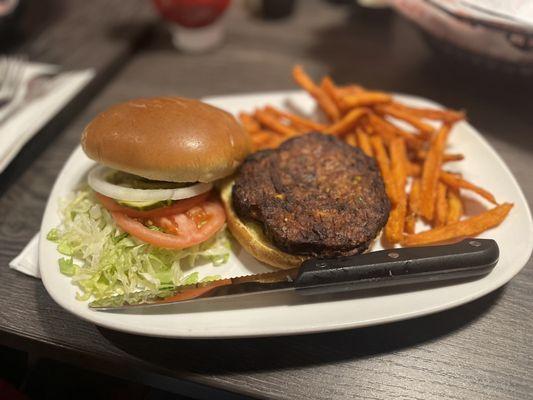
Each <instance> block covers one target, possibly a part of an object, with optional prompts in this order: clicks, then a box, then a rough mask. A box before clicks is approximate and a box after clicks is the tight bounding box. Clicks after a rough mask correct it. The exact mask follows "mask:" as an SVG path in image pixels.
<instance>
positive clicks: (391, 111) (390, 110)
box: [375, 104, 435, 138]
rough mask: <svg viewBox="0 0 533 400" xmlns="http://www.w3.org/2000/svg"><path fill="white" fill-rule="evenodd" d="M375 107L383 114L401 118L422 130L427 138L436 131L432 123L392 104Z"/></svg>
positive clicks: (422, 133)
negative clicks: (427, 122) (423, 120)
mask: <svg viewBox="0 0 533 400" xmlns="http://www.w3.org/2000/svg"><path fill="white" fill-rule="evenodd" d="M375 109H376V110H377V111H378V112H379V113H380V114H382V115H390V116H391V117H394V118H397V119H400V120H402V121H405V122H407V123H408V124H409V125H411V126H413V127H414V128H416V129H418V130H419V131H420V134H421V135H422V136H423V137H425V138H431V137H432V136H433V133H434V131H435V130H434V129H433V127H432V126H431V125H429V124H426V123H425V122H422V121H421V120H420V118H418V117H415V116H414V115H412V114H409V113H407V112H405V111H403V110H400V109H398V108H395V107H393V106H391V105H390V104H384V105H380V106H377V107H375Z"/></svg>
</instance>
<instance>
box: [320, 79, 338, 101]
mask: <svg viewBox="0 0 533 400" xmlns="http://www.w3.org/2000/svg"><path fill="white" fill-rule="evenodd" d="M320 88H321V89H322V90H323V91H324V92H325V93H326V94H327V95H328V96H329V98H330V99H331V100H333V102H334V103H335V105H336V106H337V108H339V109H341V95H340V91H339V88H338V87H337V85H335V82H333V79H331V77H330V76H329V75H326V76H325V77H324V78H322V82H320Z"/></svg>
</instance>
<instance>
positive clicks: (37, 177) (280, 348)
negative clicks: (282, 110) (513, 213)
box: [0, 1, 533, 399]
mask: <svg viewBox="0 0 533 400" xmlns="http://www.w3.org/2000/svg"><path fill="white" fill-rule="evenodd" d="M302 3H303V2H301V3H300V7H299V9H298V12H297V14H296V15H295V17H294V18H293V19H290V20H283V21H273V22H266V21H259V20H255V19H252V18H251V17H249V16H247V15H246V14H245V13H244V12H243V11H242V10H241V9H240V8H237V9H234V10H232V13H231V15H230V16H229V20H230V22H231V23H230V24H229V26H228V28H229V29H228V32H227V38H226V39H227V40H226V43H225V45H224V46H223V47H222V48H220V49H219V50H218V51H216V52H213V53H209V54H205V55H195V56H193V55H184V54H180V53H177V52H176V51H175V50H173V49H172V47H171V44H170V41H169V38H168V36H167V35H166V34H165V33H164V31H163V30H162V29H159V28H158V29H153V30H151V33H150V34H149V35H148V36H147V37H146V40H145V41H144V43H143V45H142V46H141V47H140V49H139V51H138V52H137V53H136V54H135V55H134V56H133V57H132V58H131V59H129V60H128V61H127V62H125V63H124V64H125V66H124V68H123V69H121V70H120V71H119V73H118V74H117V75H116V76H115V77H114V78H113V79H112V80H111V82H110V83H109V84H108V85H107V86H106V87H105V89H104V90H103V91H102V92H101V93H99V94H98V95H97V96H96V97H94V98H93V99H92V100H91V101H90V103H89V105H88V107H86V108H85V109H84V110H83V112H82V113H80V114H79V115H78V116H77V117H76V118H75V119H74V120H73V122H72V123H70V124H69V125H68V126H67V127H66V128H65V129H61V130H59V131H58V132H55V133H54V134H48V136H46V142H43V141H42V140H41V141H39V139H35V140H34V141H32V142H31V143H30V144H29V146H27V148H25V149H24V151H23V152H22V153H21V154H20V155H19V157H17V159H16V160H15V162H14V164H13V165H12V166H11V167H10V169H9V170H8V178H5V177H4V176H0V183H1V185H2V186H1V190H0V243H1V248H0V282H2V284H1V285H0V332H1V333H0V343H4V344H7V345H10V346H14V347H19V348H22V349H25V350H28V351H31V352H34V353H36V354H38V355H45V356H48V357H53V358H57V359H62V360H67V361H69V362H72V363H76V364H78V365H82V366H85V367H87V368H94V369H97V370H101V371H103V372H106V373H110V374H114V375H117V376H121V377H125V378H129V379H133V380H137V381H142V382H146V383H149V384H152V385H155V386H160V387H164V388H166V389H171V390H175V391H178V392H182V393H189V394H193V395H194V396H197V397H203V398H214V397H216V396H219V397H220V396H222V395H226V396H227V397H228V398H229V397H235V396H234V395H232V394H230V392H231V393H234V394H241V395H247V396H252V397H258V398H278V399H286V398H287V399H288V398H298V399H311V398H313V399H332V398H338V399H341V398H342V399H345V398H371V399H390V398H404V399H472V398H476V399H478V398H479V399H481V398H483V399H530V398H531V391H532V390H533V361H532V360H533V346H531V342H533V313H531V303H532V301H533V265H532V264H533V263H532V261H531V260H530V261H529V262H528V264H527V265H526V266H525V268H524V269H523V270H522V271H521V272H520V273H519V274H518V275H517V276H516V277H515V278H514V279H513V280H512V281H511V282H510V283H509V284H507V285H505V286H504V287H503V288H501V289H499V290H497V291H495V292H493V293H491V294H489V295H487V296H484V297H483V298H481V299H479V300H477V301H474V302H472V303H469V304H466V305H464V306H461V307H457V308H455V309H452V310H448V311H445V312H441V313H438V314H435V315H431V316H427V317H423V318H417V319H414V320H409V321H402V322H397V323H392V324H388V325H383V326H376V327H370V328H364V329H357V330H349V331H342V332H334V333H323V334H314V335H303V336H293V337H277V338H261V339H244V340H242V339H241V340H237V339H232V340H209V341H206V340H169V339H156V338H146V337H141V336H134V335H127V334H123V333H118V332H113V331H109V330H105V329H101V328H98V327H96V326H93V325H91V324H89V323H87V322H84V321H81V320H79V319H77V318H76V317H75V316H73V315H70V314H68V313H67V312H65V311H63V310H62V309H60V308H59V306H57V305H56V304H55V303H54V302H53V301H52V299H51V298H50V297H49V296H48V294H47V293H46V291H45V290H44V288H43V286H42V284H41V282H40V281H39V280H37V279H34V278H30V277H26V276H23V275H21V274H19V273H17V272H15V271H12V270H10V269H9V268H8V267H7V264H8V262H9V261H10V260H11V259H12V258H13V257H14V256H15V255H16V254H17V253H18V252H19V251H20V250H21V249H22V248H23V247H24V245H25V244H26V243H27V241H28V240H29V239H30V238H31V237H32V235H33V234H34V233H35V232H36V231H37V230H38V229H39V225H40V220H41V217H42V212H43V209H44V205H45V201H46V199H47V196H48V194H49V191H50V188H51V185H52V183H53V181H54V179H55V177H56V175H57V174H58V172H59V170H60V169H61V166H62V164H63V162H64V161H65V160H66V158H67V157H68V155H69V154H70V152H71V151H72V150H73V149H74V148H75V146H76V145H77V144H78V143H79V136H80V133H81V131H82V129H83V127H84V125H85V124H86V123H87V122H88V121H89V120H90V119H91V118H92V117H93V116H94V115H95V114H96V113H97V112H99V111H101V110H103V109H104V108H106V107H107V106H109V105H111V104H113V103H115V102H117V101H121V100H125V99H128V98H132V97H136V96H150V95H161V94H180V95H184V96H192V97H202V96H207V95H216V94H228V93H240V92H255V91H265V90H279V89H289V88H293V87H294V85H293V84H292V82H291V80H290V77H289V71H290V68H291V66H292V65H293V64H294V63H296V62H299V63H303V64H304V65H305V66H306V67H307V69H308V70H309V71H310V72H311V73H313V74H317V75H319V74H322V73H324V72H329V73H330V74H332V76H333V77H334V78H335V79H336V80H338V81H339V82H360V83H362V84H363V85H366V86H369V87H375V88H380V89H384V90H394V91H397V92H405V93H412V94H417V95H421V96H425V97H428V98H431V99H434V100H436V101H439V102H441V103H444V104H446V105H448V106H451V107H457V108H466V109H467V110H468V114H469V119H470V121H471V123H472V124H473V125H474V126H476V127H477V128H478V129H479V130H480V131H481V132H482V133H483V134H484V135H485V137H486V138H487V140H488V141H489V142H490V143H491V144H492V145H493V146H494V148H495V149H496V150H497V151H498V152H499V153H500V155H501V156H502V157H503V158H504V160H505V161H506V162H507V163H508V165H509V167H510V168H511V170H512V171H513V173H514V174H515V176H516V177H517V179H518V181H519V183H520V184H521V186H522V188H523V190H524V192H525V195H526V197H527V199H528V202H529V204H531V200H532V199H533V183H532V180H531V178H530V165H531V164H530V162H531V155H532V153H533V140H532V139H531V134H532V128H531V126H533V113H532V112H531V111H532V109H531V101H530V93H531V90H532V89H533V85H532V84H531V79H529V80H527V79H518V78H510V77H505V76H502V75H499V74H496V73H482V72H479V71H476V70H471V69H469V68H468V67H466V66H459V65H450V63H449V62H447V61H446V60H445V59H444V58H443V57H441V56H438V55H435V54H433V53H432V52H431V51H430V49H429V48H428V47H427V46H426V45H425V43H424V42H423V41H422V40H421V38H420V37H419V35H418V33H417V32H416V30H415V29H413V27H412V26H410V25H409V24H408V23H406V22H405V21H404V20H402V19H401V18H399V17H396V16H394V15H391V14H371V15H361V14H357V13H356V14H352V13H350V12H348V11H347V10H346V9H345V8H342V7H334V6H331V5H328V4H327V3H323V2H314V1H309V2H307V1H306V2H305V7H304V6H303V4H302ZM143 10H144V9H143ZM143 12H144V11H143ZM147 15H149V13H147ZM102 40H104V41H105V40H108V39H106V38H103V39H102ZM86 62H87V63H89V62H90V61H86ZM77 65H80V64H77ZM81 66H83V65H81ZM36 141H37V142H36ZM516 240H520V238H516ZM206 387H207V388H209V389H208V390H207V389H205V388H206ZM220 390H222V391H220Z"/></svg>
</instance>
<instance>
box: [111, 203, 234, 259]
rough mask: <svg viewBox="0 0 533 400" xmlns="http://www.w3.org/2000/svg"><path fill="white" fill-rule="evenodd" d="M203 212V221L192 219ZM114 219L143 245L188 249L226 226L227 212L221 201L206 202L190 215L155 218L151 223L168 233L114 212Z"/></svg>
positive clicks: (187, 213) (180, 214)
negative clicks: (144, 243)
mask: <svg viewBox="0 0 533 400" xmlns="http://www.w3.org/2000/svg"><path fill="white" fill-rule="evenodd" d="M104 207H105V206H104ZM110 211H111V210H110ZM150 211H152V210H150ZM191 211H192V212H191ZM200 212H201V213H202V214H203V217H202V219H201V220H198V219H196V220H195V219H194V218H192V217H191V216H192V215H198V213H200ZM111 215H112V216H113V219H114V220H115V222H116V224H117V225H118V226H119V227H120V228H121V229H122V230H123V231H125V232H127V233H129V234H130V235H132V236H134V237H136V238H137V239H139V240H142V241H143V242H146V243H150V244H152V245H154V246H156V247H160V248H164V249H184V248H186V247H191V246H194V245H196V244H199V243H202V242H205V241H206V240H208V239H209V238H210V237H211V236H213V235H214V234H215V233H217V232H218V231H219V230H220V229H221V228H222V227H223V226H224V223H225V222H226V214H225V212H224V208H223V207H222V205H221V204H220V202H219V201H217V200H208V201H205V202H203V203H202V204H201V205H199V206H196V207H194V211H193V209H190V210H189V212H186V213H184V212H180V213H176V214H174V215H164V216H158V217H155V216H154V217H151V219H150V220H151V222H153V223H154V224H155V225H156V226H159V227H161V228H162V229H163V230H164V231H165V232H160V231H155V230H152V229H149V228H147V227H146V226H145V225H143V223H142V222H140V221H138V220H137V219H135V218H132V217H131V216H129V215H127V214H125V213H123V212H120V211H111ZM167 232H168V233H167Z"/></svg>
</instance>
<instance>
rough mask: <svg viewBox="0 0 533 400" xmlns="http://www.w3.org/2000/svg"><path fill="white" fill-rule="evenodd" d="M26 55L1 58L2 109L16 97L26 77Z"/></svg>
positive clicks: (0, 96)
mask: <svg viewBox="0 0 533 400" xmlns="http://www.w3.org/2000/svg"><path fill="white" fill-rule="evenodd" d="M24 61H25V57H23V56H12V57H5V56H4V57H2V58H0V109H2V108H3V107H5V106H6V105H8V104H9V103H11V101H13V99H15V97H16V95H17V92H18V89H19V87H20V84H21V83H22V80H23V77H24V69H25V63H24Z"/></svg>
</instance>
